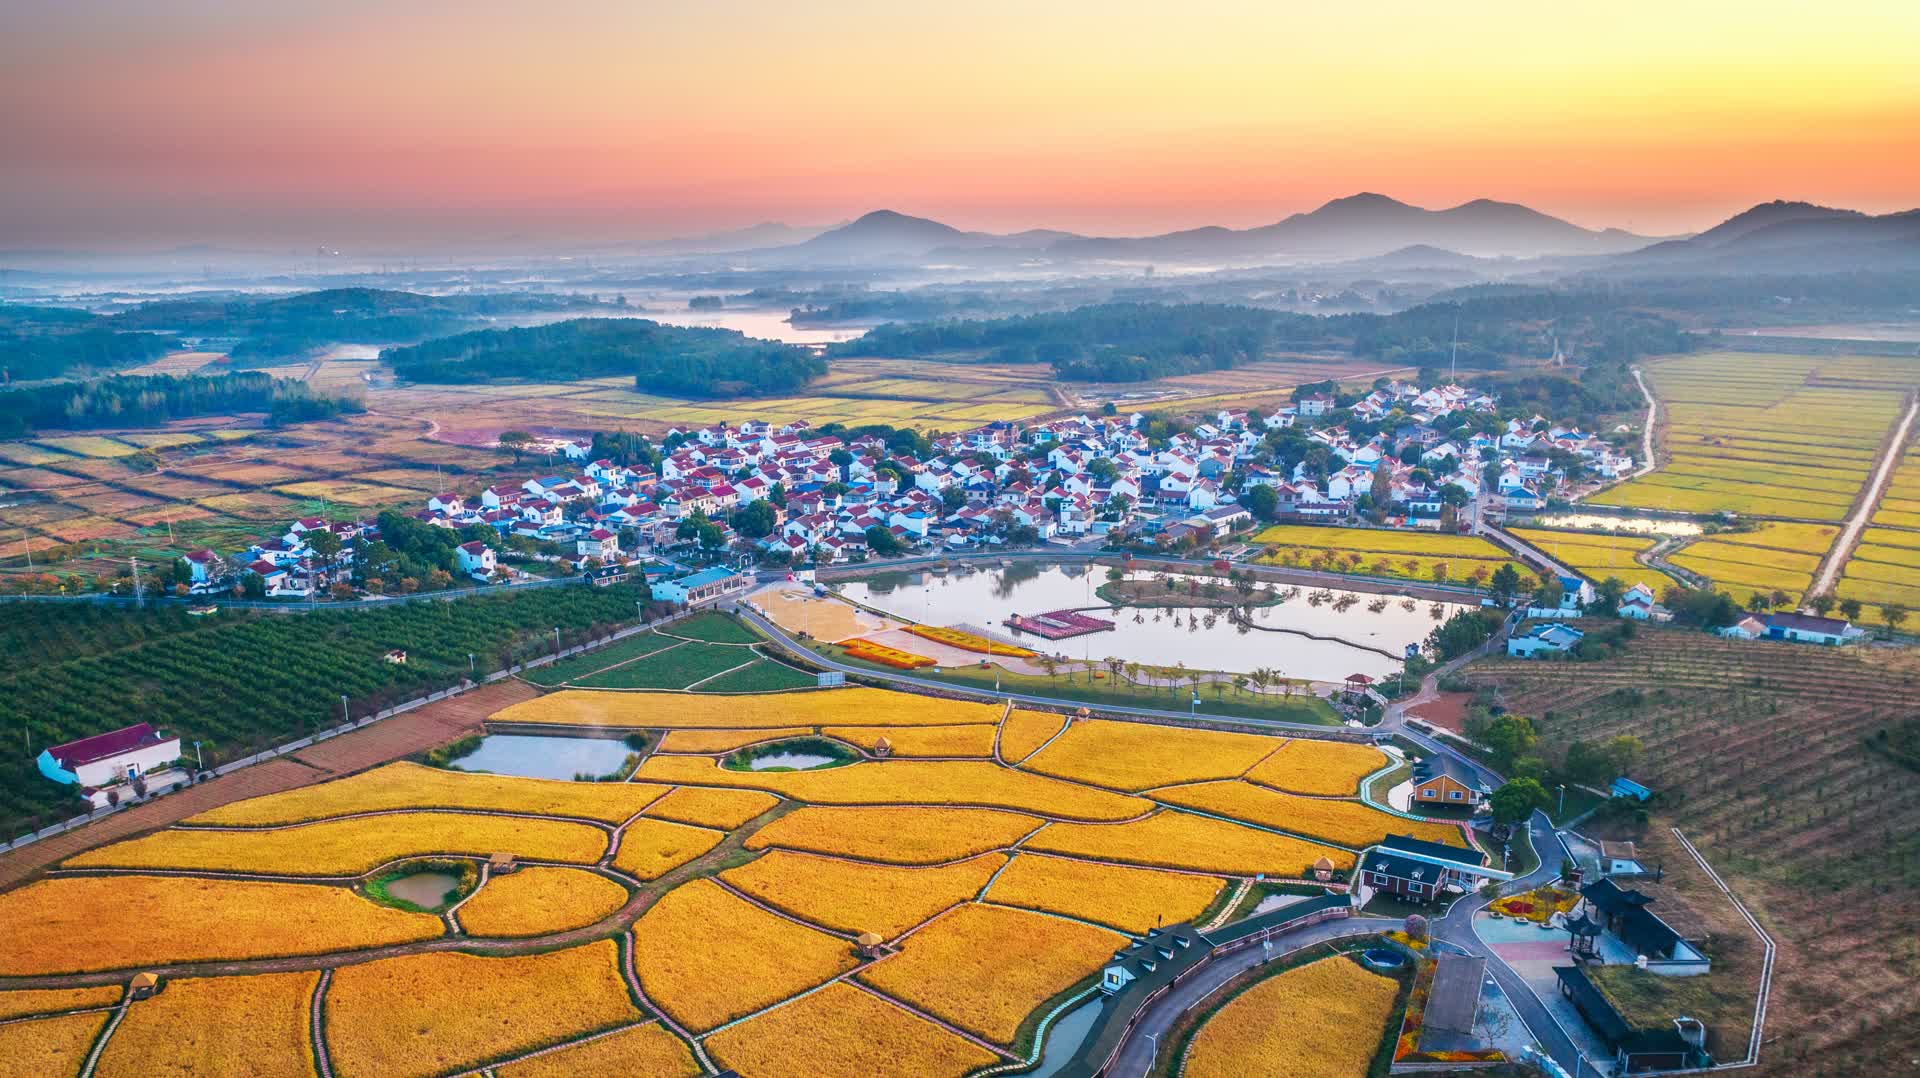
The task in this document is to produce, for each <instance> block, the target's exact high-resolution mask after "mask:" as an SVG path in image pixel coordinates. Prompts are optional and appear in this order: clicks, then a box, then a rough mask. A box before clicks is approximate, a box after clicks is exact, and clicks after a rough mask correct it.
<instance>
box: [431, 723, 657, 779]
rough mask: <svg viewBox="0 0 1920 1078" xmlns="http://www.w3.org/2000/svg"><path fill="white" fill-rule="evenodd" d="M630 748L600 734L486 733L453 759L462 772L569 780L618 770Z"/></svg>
mask: <svg viewBox="0 0 1920 1078" xmlns="http://www.w3.org/2000/svg"><path fill="white" fill-rule="evenodd" d="M630 751H632V750H630V749H628V748H627V745H626V743H625V742H623V741H619V740H615V739H612V738H600V737H542V736H537V735H531V734H488V735H487V736H486V737H483V738H481V739H480V747H479V748H477V749H475V750H473V751H472V752H470V753H468V754H467V755H465V756H462V757H460V758H459V759H458V760H455V761H454V766H455V767H458V768H459V769H460V770H462V771H488V772H492V773H493V774H496V775H517V776H519V777H521V778H528V779H571V778H573V777H574V776H575V775H608V774H612V773H613V772H615V771H618V770H620V765H621V764H623V763H625V762H626V760H627V753H629V752H630Z"/></svg>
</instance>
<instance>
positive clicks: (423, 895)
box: [387, 872, 460, 910]
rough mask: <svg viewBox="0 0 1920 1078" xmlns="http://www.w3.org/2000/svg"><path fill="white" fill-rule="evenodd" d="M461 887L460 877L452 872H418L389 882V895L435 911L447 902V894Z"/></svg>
mask: <svg viewBox="0 0 1920 1078" xmlns="http://www.w3.org/2000/svg"><path fill="white" fill-rule="evenodd" d="M459 886H460V877H458V876H455V875H454V874H453V873H451V872H416V873H414V874H413V875H411V876H402V877H400V878H399V879H397V880H389V881H388V882H387V893H388V894H390V895H392V896H393V897H395V898H398V899H402V900H404V901H407V902H411V903H413V904H414V905H416V906H419V907H420V908H422V909H429V910H430V909H433V908H434V907H436V906H438V905H440V904H441V903H442V902H445V901H446V900H447V892H448V891H452V890H455V889H457V888H458V887H459Z"/></svg>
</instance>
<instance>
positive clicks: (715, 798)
mask: <svg viewBox="0 0 1920 1078" xmlns="http://www.w3.org/2000/svg"><path fill="white" fill-rule="evenodd" d="M779 803H780V799H779V798H777V797H775V796H773V795H772V794H769V793H762V792H760V791H759V790H716V789H707V788H704V787H695V786H681V787H678V788H676V789H675V790H674V791H673V792H672V793H670V794H668V795H667V796H665V797H663V798H661V799H660V800H658V801H656V802H654V803H653V804H652V805H650V806H648V807H647V815H648V816H649V817H654V818H657V819H662V820H672V821H674V822H675V823H690V824H697V825H698V826H701V827H717V828H719V829H720V830H722V831H731V830H733V829H734V828H736V827H739V826H740V825H741V824H743V823H746V822H747V821H748V820H751V819H753V818H754V817H755V816H758V815H760V814H761V813H763V812H765V811H767V810H768V809H770V808H772V807H773V806H775V805H777V804H779Z"/></svg>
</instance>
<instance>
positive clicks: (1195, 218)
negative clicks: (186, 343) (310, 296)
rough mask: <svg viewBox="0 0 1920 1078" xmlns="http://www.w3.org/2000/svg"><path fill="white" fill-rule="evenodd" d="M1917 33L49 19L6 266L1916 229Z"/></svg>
mask: <svg viewBox="0 0 1920 1078" xmlns="http://www.w3.org/2000/svg"><path fill="white" fill-rule="evenodd" d="M1916 50H1920V3H1915V2H1913V0H1903V2H1879V3H1866V2H1851V3H1849V2H1829V3H1821V4H1813V3H1808V4H1784V3H1766V2H1746V3H1722V2H1718V0H1663V2H1659V3H1642V2H1639V0H1625V2H1615V3H1612V4H1606V5H1599V4H1541V3H1538V2H1537V0H1535V2H1528V3H1508V2H1484V3H1475V2H1471V0H1469V2H1466V3H1456V4H1433V3H1400V2H1394V0H1377V2H1373V3H1364V4H1351V3H1349V4H1337V3H1336V4H1327V3H1316V4H1294V3H1288V2H1279V0H1271V2H1267V3H1226V2H1218V0H1181V2H1179V3H1144V2H1129V0H1107V2H1104V3H1091V2H1079V0H1069V2H1048V0H1027V2H1023V3H1011V2H1000V0H976V2H971V3H963V4H962V3H940V4H923V3H915V2H909V0H895V2H890V3H867V2H836V0H822V2H818V3H810V4H808V3H791V2H779V3H775V2H749V0H707V2H700V3H688V4H675V5H666V4H654V3H641V2H625V3H612V2H599V0H584V2H583V0H548V2H543V3H496V2H492V0H466V2H459V3H454V2H448V3H439V2H399V0H389V2H367V0H330V2H328V3H321V4H315V3H292V2H287V0H249V2H241V0H167V2H160V3H150V2H146V0H138V2H136V0H120V2H109V0H62V2H61V3H58V4H55V3H37V2H21V3H8V4H6V5H4V9H3V10H0V94H3V95H4V99H5V100H6V102H7V106H6V108H5V109H4V110H0V145H4V146H5V153H4V155H0V249H4V248H9V247H11V248H22V247H47V246H57V245H69V246H76V247H127V248H139V247H143V246H154V245H162V244H172V243H192V242H208V243H228V244H236V245H245V244H256V245H273V244H286V245H295V246H303V247H310V246H311V245H313V244H315V243H328V244H334V245H341V246H347V247H352V246H355V245H359V246H361V247H362V248H367V249H370V248H372V247H384V248H386V249H401V248H404V247H406V246H408V245H423V246H433V245H439V244H447V245H457V244H466V245H485V244H489V243H518V244H523V245H537V244H552V245H563V244H571V243H610V242H618V241H626V240H638V239H647V238H654V237H661V236H667V235H686V234H691V233H698V232H702V231H709V230H714V229H724V228H734V227H740V226H743V225H747V224H752V223H754V222H757V221H763V220H783V221H787V222H789V223H793V224H800V225H807V224H825V223H830V222H834V221H839V220H844V219H846V218H849V217H852V216H854V215H857V214H859V213H861V212H864V211H865V210H869V209H873V208H875V207H879V206H887V207H891V208H894V209H899V210H902V211H905V212H910V213H917V214H924V215H928V216H934V217H939V218H941V219H943V220H946V221H949V222H951V223H953V224H956V225H959V226H961V227H967V228H982V229H994V230H1011V229H1018V228H1029V227H1039V226H1046V227H1055V228H1069V229H1075V230H1080V231H1086V232H1098V233H1106V234H1116V233H1143V232H1153V231H1160V230H1166V229H1171V228H1180V227H1191V226H1196V225H1202V224H1225V225H1231V226H1237V227H1244V226H1248V225H1254V224H1262V223H1266V222H1269V221H1273V220H1276V219H1278V218H1279V217H1281V216H1284V215H1285V214H1287V213H1290V212H1294V211H1297V210H1303V209H1310V208H1312V207H1313V206H1316V205H1318V204H1319V203H1321V202H1323V201H1325V200H1327V199H1329V198H1333V197H1338V196H1341V195H1346V194H1351V193H1354V192H1356V191H1362V190H1371V191H1379V192H1382V193H1386V194H1390V195H1393V196H1395V197H1398V198H1401V199H1404V200H1406V201H1410V202H1414V203H1417V204H1421V205H1428V206H1440V205H1451V204H1454V203H1457V202H1461V201H1465V200H1468V199H1471V198H1476V197H1482V196H1484V197H1490V198H1497V199H1505V200H1512V201H1519V202H1525V203H1527V204H1529V205H1532V206H1534V207H1536V208H1539V209H1542V210H1545V211H1547V212H1550V213H1555V214H1559V215H1561V216H1565V217H1567V218H1569V219H1571V220H1574V221H1576V222H1578V223H1580V224H1583V225H1589V226H1596V227H1598V226H1606V225H1617V226H1621V227H1627V228H1632V229H1634V230H1635V231H1639V232H1644V233H1669V232H1678V231H1692V230H1697V229H1700V228H1705V227H1707V226H1709V225H1711V224H1713V223H1714V222H1716V221H1717V220H1719V219H1721V218H1723V217H1725V216H1727V215H1728V214H1730V213H1732V212H1736V211H1738V210H1740V209H1743V208H1745V207H1746V206H1748V205H1751V204H1752V203H1754V202H1757V201H1763V200H1766V199H1771V198H1804V199H1810V200H1814V201H1821V202H1826V203H1829V204H1837V205H1846V206H1852V207H1856V208H1860V209H1865V210H1870V211H1875V212H1885V211H1889V210H1894V209H1906V208H1912V207H1914V206H1920V59H1917V58H1916V57H1917V56H1920V52H1917V51H1916Z"/></svg>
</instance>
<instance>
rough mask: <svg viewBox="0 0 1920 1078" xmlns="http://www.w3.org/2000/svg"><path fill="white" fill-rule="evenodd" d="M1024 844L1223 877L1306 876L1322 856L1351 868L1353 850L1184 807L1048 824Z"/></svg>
mask: <svg viewBox="0 0 1920 1078" xmlns="http://www.w3.org/2000/svg"><path fill="white" fill-rule="evenodd" d="M1021 849H1025V850H1034V851H1036V852H1040V853H1061V854H1067V855H1070V856H1074V857H1088V858H1092V859H1094V860H1096V861H1119V862H1121V863H1123V864H1130V865H1149V866H1158V867H1162V868H1182V869H1188V870H1190V871H1194V872H1218V873H1220V874H1221V875H1225V876H1252V875H1256V874H1258V873H1262V872H1264V873H1266V874H1267V875H1269V876H1280V877H1285V878H1289V879H1304V878H1305V874H1306V873H1307V871H1308V870H1309V869H1310V868H1311V867H1312V866H1313V862H1314V861H1315V860H1316V859H1318V858H1319V857H1321V856H1322V855H1324V856H1326V858H1327V859H1328V860H1330V861H1332V862H1333V864H1334V867H1335V868H1352V867H1353V854H1351V853H1348V852H1347V851H1345V850H1337V849H1334V848H1333V847H1331V846H1320V845H1316V844H1315V843H1312V842H1308V841H1306V840H1305V839H1297V838H1289V837H1287V836H1286V835H1276V834H1273V833H1271V832H1268V831H1256V830H1254V829H1253V828H1251V827H1241V826H1240V825H1238V824H1231V823H1227V822H1226V821H1224V820H1215V819H1211V818H1209V817H1206V816H1195V815H1192V814H1191V813H1185V812H1161V813H1157V814H1155V815H1153V816H1150V817H1148V818H1147V819H1144V820H1136V821H1134V822H1133V823H1122V824H1082V823H1056V824H1050V825H1048V826H1047V827H1045V828H1043V829H1041V831H1040V833H1039V834H1037V835H1035V836H1033V837H1032V838H1031V839H1028V840H1027V843H1026V845H1024V846H1022V847H1021Z"/></svg>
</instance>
